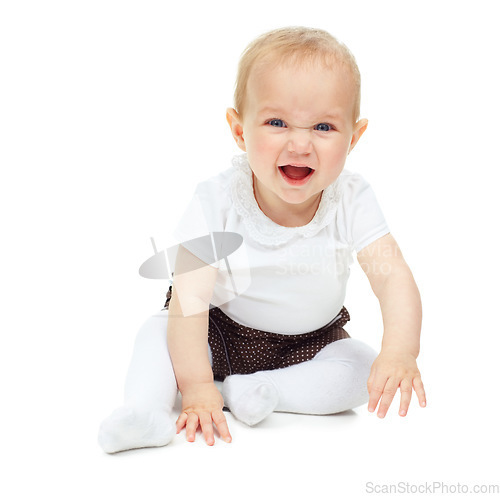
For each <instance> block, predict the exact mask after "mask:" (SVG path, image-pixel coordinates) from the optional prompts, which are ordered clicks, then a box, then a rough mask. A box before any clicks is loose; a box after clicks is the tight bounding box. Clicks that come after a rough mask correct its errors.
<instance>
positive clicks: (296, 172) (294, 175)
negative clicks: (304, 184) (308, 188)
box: [280, 164, 314, 181]
mask: <svg viewBox="0 0 500 497" xmlns="http://www.w3.org/2000/svg"><path fill="white" fill-rule="evenodd" d="M280 171H281V173H282V174H283V175H284V176H285V177H287V178H288V179H290V180H293V181H301V180H304V179H306V178H307V177H308V176H310V175H311V174H312V173H313V172H314V169H311V168H310V167H307V166H292V165H291V164H287V165H286V166H280Z"/></svg>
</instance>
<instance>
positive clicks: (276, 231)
mask: <svg viewBox="0 0 500 497" xmlns="http://www.w3.org/2000/svg"><path fill="white" fill-rule="evenodd" d="M232 162H233V166H234V168H235V171H234V174H233V177H232V183H231V195H232V197H233V204H234V206H235V209H236V212H237V213H238V214H239V215H240V216H241V217H242V219H243V223H244V224H245V228H246V230H247V231H248V233H249V234H250V236H251V237H252V239H253V240H255V241H256V242H258V243H260V244H262V245H266V246H269V247H278V246H280V245H284V244H285V243H287V242H289V241H290V240H292V239H293V238H296V237H299V236H303V237H305V238H310V237H312V236H314V235H316V234H317V233H318V232H319V231H320V230H321V229H323V228H324V227H325V226H326V225H328V224H330V223H331V222H332V220H333V218H334V217H335V211H336V208H335V207H336V205H337V203H338V200H339V198H340V193H341V188H340V179H341V178H338V179H337V181H335V182H334V183H332V184H331V185H329V186H328V187H326V188H325V189H324V190H323V195H322V196H321V200H320V203H319V206H318V209H317V210H316V214H314V217H313V218H312V220H311V221H310V222H309V223H308V224H306V225H304V226H297V227H287V226H281V225H279V224H276V223H275V222H274V221H272V220H271V219H270V218H268V217H267V216H266V215H265V214H264V213H263V212H262V211H261V210H260V208H259V206H258V204H257V201H256V200H255V196H254V192H253V179H252V170H251V169H250V165H249V164H248V160H247V156H246V154H241V155H237V156H235V157H234V158H233V161H232Z"/></svg>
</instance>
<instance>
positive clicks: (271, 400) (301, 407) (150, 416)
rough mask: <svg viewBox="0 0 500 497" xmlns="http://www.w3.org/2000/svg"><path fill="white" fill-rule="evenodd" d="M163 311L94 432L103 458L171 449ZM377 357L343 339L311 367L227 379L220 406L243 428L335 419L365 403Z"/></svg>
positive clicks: (171, 389)
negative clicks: (293, 419)
mask: <svg viewBox="0 0 500 497" xmlns="http://www.w3.org/2000/svg"><path fill="white" fill-rule="evenodd" d="M167 319H168V311H160V312H158V313H156V314H154V315H153V316H151V317H150V318H149V319H148V320H147V321H146V322H145V323H144V324H143V325H142V327H141V329H140V330H139V333H138V334H137V338H136V341H135V345H134V350H133V355H132V360H131V363H130V366H129V370H128V373H127V378H126V381H125V395H124V404H123V406H121V407H119V408H118V409H116V410H115V411H113V413H112V414H111V415H110V416H109V417H108V418H106V419H105V420H104V421H103V422H102V424H101V427H100V429H99V437H98V440H99V444H100V445H101V447H102V448H103V450H104V451H106V452H108V453H113V452H119V451H122V450H128V449H134V448H140V447H156V446H162V445H166V444H168V443H169V442H170V441H171V440H172V438H173V436H174V434H175V425H174V422H173V420H172V419H171V418H170V414H171V411H172V408H173V405H174V402H175V399H176V395H177V382H176V379H175V375H174V371H173V368H172V363H171V361H170V356H169V353H168V349H167ZM376 355H377V354H376V352H375V351H374V350H373V349H372V348H370V347H369V346H368V345H366V344H364V343H363V342H361V341H359V340H356V339H353V338H347V339H343V340H338V341H336V342H333V343H331V344H329V345H327V346H326V347H325V348H323V349H322V350H321V351H320V352H319V353H318V354H317V355H316V356H315V357H314V358H313V359H312V360H310V361H306V362H303V363H300V364H296V365H294V366H289V367H287V368H283V369H276V370H273V371H259V372H257V373H253V374H249V375H232V376H228V377H227V378H226V379H225V381H224V382H223V384H222V394H223V397H224V403H225V405H226V406H227V407H229V409H230V410H231V413H232V414H233V415H234V416H235V417H236V418H237V419H239V420H240V421H242V422H244V423H246V424H248V425H254V424H256V423H258V422H260V421H262V420H263V419H264V418H265V417H266V416H268V415H269V414H270V413H271V412H273V411H281V412H294V413H302V414H333V413H337V412H342V411H345V410H347V409H352V408H354V407H358V406H360V405H362V404H364V403H366V402H368V391H367V386H366V382H367V380H368V376H369V373H370V368H371V365H372V363H373V361H374V359H375V357H376Z"/></svg>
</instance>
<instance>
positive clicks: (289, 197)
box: [228, 63, 367, 209]
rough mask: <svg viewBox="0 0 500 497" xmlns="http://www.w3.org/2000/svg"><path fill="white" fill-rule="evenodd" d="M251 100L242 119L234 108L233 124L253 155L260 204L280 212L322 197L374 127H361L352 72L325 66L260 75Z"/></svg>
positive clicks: (253, 78) (253, 79) (251, 85)
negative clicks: (364, 136) (368, 129)
mask: <svg viewBox="0 0 500 497" xmlns="http://www.w3.org/2000/svg"><path fill="white" fill-rule="evenodd" d="M245 103H246V106H245V113H244V116H243V117H242V118H241V117H240V116H238V115H237V114H236V112H235V111H233V120H232V123H231V117H230V116H228V119H229V121H230V123H231V129H232V131H233V135H234V137H235V139H236V142H237V143H238V145H239V146H240V148H241V149H242V150H244V151H246V152H247V155H248V161H249V164H250V167H251V168H252V171H253V173H254V188H255V194H256V197H257V200H259V198H258V197H259V196H260V197H261V199H263V200H265V202H263V203H265V204H266V205H267V204H268V203H269V202H271V203H272V205H273V206H274V207H275V208H276V209H286V208H287V207H288V208H290V207H291V206H290V205H289V204H296V207H297V208H298V207H299V205H300V204H304V206H307V205H311V202H312V201H314V199H318V196H319V195H320V194H321V192H322V191H323V190H324V189H325V188H326V187H327V186H328V185H330V184H331V183H333V182H334V181H335V180H336V179H337V178H338V176H339V174H340V173H341V172H342V169H343V168H344V163H345V160H346V157H347V155H348V154H349V152H350V150H351V149H352V147H353V146H354V145H355V144H356V142H357V140H358V139H359V137H360V136H361V134H362V133H363V132H364V130H365V129H366V125H367V122H366V121H365V120H362V121H359V122H358V123H354V122H353V111H354V91H353V89H352V84H351V78H350V77H349V76H348V74H346V72H344V71H343V70H342V69H329V68H325V67H324V66H323V65H322V64H320V63H317V64H309V65H303V66H302V67H294V66H292V65H290V64H289V65H276V66H274V67H271V66H269V65H268V66H266V67H265V68H262V69H261V70H254V71H253V72H252V74H251V75H250V78H249V81H248V87H247V94H246V102H245ZM259 204H260V202H259ZM269 205H271V204H269Z"/></svg>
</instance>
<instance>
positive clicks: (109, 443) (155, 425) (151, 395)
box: [98, 311, 177, 453]
mask: <svg viewBox="0 0 500 497" xmlns="http://www.w3.org/2000/svg"><path fill="white" fill-rule="evenodd" d="M167 319H168V316H167V311H160V312H158V313H157V314H154V315H153V316H151V317H150V318H149V319H148V320H147V321H146V322H145V323H144V324H143V325H142V327H141V328H140V330H139V333H138V334H137V338H136V341H135V345H134V350H133V354H132V360H131V362H130V366H129V369H128V373H127V378H126V381H125V395H124V404H123V406H121V407H119V408H118V409H116V410H115V411H113V413H112V414H111V415H110V416H109V417H108V418H106V419H105V420H104V421H103V422H102V424H101V427H100V429H99V437H98V440H99V444H100V445H101V447H102V448H103V449H104V451H105V452H108V453H113V452H119V451H122V450H128V449H136V448H141V447H159V446H162V445H166V444H168V443H169V442H170V441H171V440H172V438H173V436H174V434H175V426H174V423H173V422H172V420H171V419H170V412H171V410H172V407H173V405H174V402H175V398H176V395H177V382H176V380H175V375H174V371H173V368H172V363H171V361H170V355H169V353H168V349H167Z"/></svg>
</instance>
